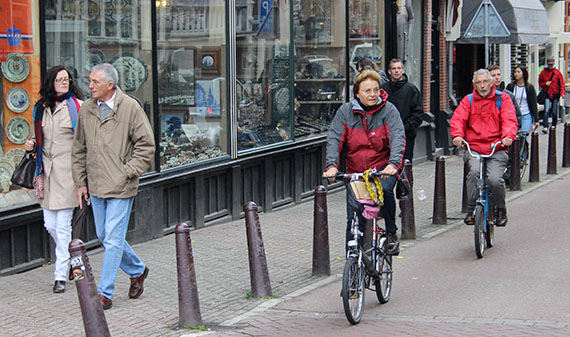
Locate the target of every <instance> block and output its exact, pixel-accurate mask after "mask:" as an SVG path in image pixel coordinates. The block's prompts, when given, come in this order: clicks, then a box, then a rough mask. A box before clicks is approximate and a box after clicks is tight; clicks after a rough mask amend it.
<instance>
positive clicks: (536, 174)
mask: <svg viewBox="0 0 570 337" xmlns="http://www.w3.org/2000/svg"><path fill="white" fill-rule="evenodd" d="M538 164H539V153H538V132H536V131H534V132H533V133H532V136H531V142H530V165H529V172H528V181H529V182H531V183H532V182H537V181H540V168H539V165H538Z"/></svg>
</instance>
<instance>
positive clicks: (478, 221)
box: [473, 205, 485, 258]
mask: <svg viewBox="0 0 570 337" xmlns="http://www.w3.org/2000/svg"><path fill="white" fill-rule="evenodd" d="M474 227H475V228H474V230H473V232H474V236H475V253H476V254H477V257H478V258H482V257H483V255H484V254H485V214H484V212H483V206H481V205H477V206H475V221H474Z"/></svg>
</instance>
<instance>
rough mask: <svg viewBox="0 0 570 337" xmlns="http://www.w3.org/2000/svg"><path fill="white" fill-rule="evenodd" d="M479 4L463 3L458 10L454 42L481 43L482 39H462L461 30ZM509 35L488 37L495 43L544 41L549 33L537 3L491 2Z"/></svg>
mask: <svg viewBox="0 0 570 337" xmlns="http://www.w3.org/2000/svg"><path fill="white" fill-rule="evenodd" d="M481 2H482V1H464V2H463V9H462V22H461V37H460V38H459V40H457V43H471V44H483V43H485V38H484V37H476V38H466V37H465V31H466V30H467V27H469V24H470V23H471V21H472V19H473V16H475V13H476V12H477V9H478V8H479V6H480V5H481ZM492 2H493V5H494V6H495V8H496V9H497V12H498V13H499V15H500V16H501V18H502V19H503V21H504V23H505V25H506V26H507V28H508V29H509V31H510V33H511V35H510V36H508V37H490V38H489V43H496V44H512V43H519V44H542V43H547V42H548V37H549V36H550V30H549V29H548V18H547V16H546V10H545V9H544V6H543V5H542V3H541V2H540V0H492Z"/></svg>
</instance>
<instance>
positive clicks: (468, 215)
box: [463, 211, 475, 226]
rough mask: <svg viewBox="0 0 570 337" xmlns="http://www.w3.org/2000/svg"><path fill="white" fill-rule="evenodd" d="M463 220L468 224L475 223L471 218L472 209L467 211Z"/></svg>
mask: <svg viewBox="0 0 570 337" xmlns="http://www.w3.org/2000/svg"><path fill="white" fill-rule="evenodd" d="M463 222H465V224H466V225H468V226H472V225H473V223H475V219H474V218H473V211H469V212H468V213H467V215H466V216H465V219H463Z"/></svg>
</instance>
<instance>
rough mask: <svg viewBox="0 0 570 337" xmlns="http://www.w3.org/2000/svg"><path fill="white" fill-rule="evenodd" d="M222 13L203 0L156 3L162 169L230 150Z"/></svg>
mask: <svg viewBox="0 0 570 337" xmlns="http://www.w3.org/2000/svg"><path fill="white" fill-rule="evenodd" d="M224 17H225V8H224V7H223V6H220V5H212V6H210V4H209V2H208V1H207V0H192V1H185V2H182V1H180V2H176V3H175V2H172V3H171V4H167V5H166V6H164V7H163V6H160V7H158V8H157V26H158V27H157V28H158V34H157V36H158V41H157V45H158V50H157V57H158V105H159V113H160V144H159V145H160V148H159V150H160V169H161V170H165V169H170V168H174V167H179V166H182V165H187V164H192V163H196V162H199V161H204V160H207V159H213V158H218V157H222V156H224V155H227V153H228V152H227V151H228V146H227V143H228V142H227V131H226V130H227V125H228V121H227V108H226V104H227V100H224V99H222V98H223V97H226V94H225V92H226V81H225V74H224V73H225V68H226V67H225V59H224V57H223V56H224V55H225V49H224V47H220V46H224V45H225V35H224V31H225V18H224ZM212 18H215V20H214V19H212Z"/></svg>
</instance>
